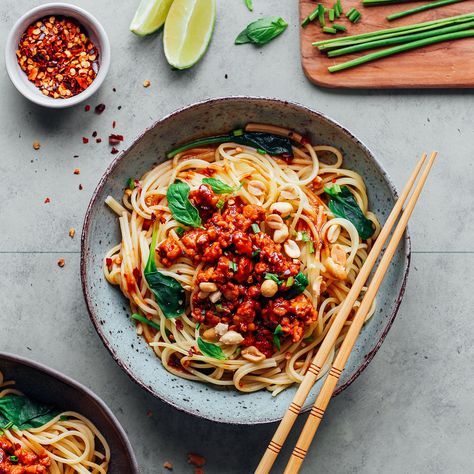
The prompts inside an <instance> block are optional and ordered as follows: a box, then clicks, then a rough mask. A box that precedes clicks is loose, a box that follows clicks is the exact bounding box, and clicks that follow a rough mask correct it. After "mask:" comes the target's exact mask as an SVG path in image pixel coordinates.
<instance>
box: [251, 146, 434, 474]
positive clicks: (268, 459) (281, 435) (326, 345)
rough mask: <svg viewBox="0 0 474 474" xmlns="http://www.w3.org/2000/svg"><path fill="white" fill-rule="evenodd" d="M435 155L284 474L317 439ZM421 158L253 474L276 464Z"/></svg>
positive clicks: (291, 471) (299, 462) (293, 468)
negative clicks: (316, 435)
mask: <svg viewBox="0 0 474 474" xmlns="http://www.w3.org/2000/svg"><path fill="white" fill-rule="evenodd" d="M436 156H437V153H436V152H433V153H432V154H431V156H430V159H429V160H428V163H427V165H426V167H425V169H424V170H423V173H422V174H421V177H420V179H419V181H418V183H417V185H416V186H415V188H414V190H413V193H412V195H411V196H410V199H409V200H408V202H407V205H406V207H405V210H404V211H403V213H402V215H401V217H400V220H399V221H398V224H397V226H396V227H395V230H394V231H393V235H392V238H391V240H390V242H389V244H388V246H387V248H386V250H385V253H384V254H383V257H382V259H381V260H380V264H379V266H378V267H377V269H376V270H375V273H374V276H373V278H372V280H371V282H370V284H369V287H368V289H367V291H366V293H365V295H364V298H363V299H362V302H361V304H360V306H359V309H358V310H357V313H356V315H355V316H354V319H353V321H352V324H351V325H350V327H349V330H348V332H347V334H346V336H345V338H344V341H343V343H342V345H341V347H340V348H339V351H338V353H337V356H336V359H335V360H334V362H333V364H332V367H331V369H330V371H329V373H328V376H327V377H326V380H325V381H324V384H323V386H322V388H321V391H320V392H319V395H318V396H317V398H316V401H315V403H314V405H313V408H312V409H311V412H310V414H309V416H308V419H307V420H306V423H305V425H304V427H303V430H302V432H301V435H300V437H299V438H298V441H297V443H296V447H295V449H294V450H293V452H292V454H291V458H290V460H289V462H288V465H287V466H286V469H285V473H284V474H295V473H297V472H299V470H300V468H301V465H302V463H303V461H304V459H305V456H306V453H307V452H308V449H309V447H310V445H311V441H312V440H313V438H314V435H315V434H316V430H317V429H318V427H319V424H320V422H321V420H322V418H323V415H324V412H325V410H326V408H327V406H328V404H329V401H330V400H331V397H332V394H333V392H334V389H335V388H336V385H337V382H338V381H339V377H340V376H341V373H342V371H343V370H344V366H345V364H346V362H347V359H348V358H349V355H350V353H351V350H352V348H353V347H354V344H355V342H356V340H357V337H358V336H359V333H360V331H361V329H362V326H363V324H364V321H365V318H366V316H367V314H368V312H369V310H370V307H371V306H372V303H373V301H374V298H375V296H376V294H377V291H378V289H379V287H380V285H381V283H382V281H383V279H384V276H385V273H386V272H387V269H388V267H389V265H390V262H391V260H392V258H393V255H394V254H395V251H396V249H397V247H398V244H399V242H400V240H401V238H402V236H403V233H404V232H405V229H406V226H407V224H408V220H409V219H410V217H411V215H412V213H413V209H414V208H415V205H416V202H417V200H418V198H419V196H420V193H421V190H422V189H423V186H424V184H425V182H426V179H427V178H428V174H429V172H430V170H431V167H432V166H433V162H434V160H435V158H436ZM426 158H427V156H426V154H424V155H423V156H422V157H421V159H420V161H419V162H418V163H417V165H416V167H415V169H414V171H413V173H412V175H411V176H410V178H409V180H408V182H407V184H406V185H405V187H404V188H403V191H402V193H401V195H400V198H399V199H398V201H397V202H396V204H395V206H394V208H393V209H392V212H391V213H390V215H389V217H388V219H387V221H386V223H385V225H384V226H383V228H382V230H381V232H380V234H379V236H378V238H377V240H376V241H375V243H374V246H373V247H372V250H371V251H370V253H369V255H368V257H367V260H366V261H365V263H364V265H363V266H362V268H361V270H360V272H359V275H358V276H357V278H356V280H355V281H354V284H353V285H352V288H351V290H350V291H349V293H348V294H347V297H346V299H345V300H344V302H343V303H342V304H341V307H340V309H339V312H338V314H337V316H336V318H335V320H334V322H333V324H332V325H331V327H330V329H329V331H328V333H327V334H326V337H325V338H324V340H323V342H322V343H321V346H320V348H319V350H318V352H317V353H316V355H315V357H314V359H313V362H312V363H311V365H310V366H309V367H308V370H307V372H306V375H305V377H304V379H303V381H302V383H301V384H300V386H299V388H298V390H297V392H296V394H295V397H294V399H293V402H292V403H291V405H290V406H289V407H288V410H287V411H286V413H285V416H284V417H283V419H282V420H281V422H280V424H279V426H278V428H277V430H276V432H275V434H274V436H273V438H272V440H271V441H270V443H269V445H268V447H267V449H266V451H265V454H264V455H263V457H262V459H261V461H260V464H259V465H258V467H257V469H256V470H255V474H268V473H269V472H270V469H271V468H272V466H273V463H274V462H275V460H276V458H277V456H278V454H279V452H280V450H281V448H282V445H283V443H284V442H285V440H286V438H287V436H288V434H289V433H290V431H291V428H292V427H293V424H294V423H295V421H296V419H297V417H298V415H299V413H300V412H301V409H302V406H303V403H304V402H305V400H306V398H307V397H308V395H309V392H310V391H311V388H312V387H313V385H314V383H315V382H316V379H317V377H318V375H319V373H320V372H321V368H322V367H323V365H324V363H325V362H326V360H327V358H328V356H329V352H330V351H331V349H332V348H333V347H334V344H335V343H336V339H337V338H338V337H339V333H340V332H341V330H342V328H343V326H344V323H345V322H346V320H347V318H348V316H349V314H350V312H351V311H352V309H353V306H354V303H355V302H356V300H357V298H358V296H359V294H360V292H361V291H362V288H363V287H364V285H365V283H366V281H367V279H368V277H369V275H370V272H371V271H372V268H373V267H374V265H375V263H376V261H377V258H378V257H379V256H380V254H381V253H382V249H383V246H384V244H385V242H386V241H387V239H388V237H389V236H390V233H391V232H392V229H393V227H394V226H395V223H396V221H397V219H398V217H399V215H400V213H401V212H402V208H403V205H404V203H405V201H406V200H407V198H408V195H409V194H410V191H411V190H412V188H413V186H414V184H415V181H416V178H417V177H418V175H419V173H420V171H421V169H422V167H423V164H424V163H425V161H426Z"/></svg>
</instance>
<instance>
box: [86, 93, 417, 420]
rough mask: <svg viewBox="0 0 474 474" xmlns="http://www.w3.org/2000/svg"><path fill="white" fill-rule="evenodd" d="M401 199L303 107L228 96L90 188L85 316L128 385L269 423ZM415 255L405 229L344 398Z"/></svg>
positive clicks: (149, 140) (185, 405)
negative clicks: (131, 382)
mask: <svg viewBox="0 0 474 474" xmlns="http://www.w3.org/2000/svg"><path fill="white" fill-rule="evenodd" d="M395 200H396V191H395V188H394V187H393V185H392V183H391V182H390V180H389V178H388V176H387V174H386V173H385V171H384V170H383V169H382V168H381V166H380V165H379V164H378V162H377V161H376V160H375V158H374V157H373V155H372V154H371V153H370V151H369V150H368V149H367V148H366V147H365V146H364V145H363V144H362V143H361V142H360V141H359V140H358V139H357V138H355V137H354V136H353V135H352V134H351V133H350V132H349V131H348V130H346V129H344V128H343V127H342V126H341V125H339V124H337V123H336V122H334V121H332V120H330V119H329V118H327V117H325V116H323V115H321V114H319V113H317V112H315V111H312V110H310V109H308V108H306V107H304V106H302V105H298V104H294V103H289V102H286V101H280V100H276V99H265V98H249V97H233V98H222V99H214V100H208V101H205V102H201V103H197V104H195V105H192V106H189V107H186V108H184V109H182V110H179V111H177V112H175V113H173V114H171V115H169V116H167V117H165V118H164V119H162V120H160V121H159V122H157V123H156V124H155V125H153V126H152V127H151V128H150V129H148V130H147V131H146V132H145V133H144V134H143V135H142V136H141V137H140V138H138V139H137V140H136V141H135V143H134V144H133V145H132V146H131V147H130V148H129V149H128V150H127V151H125V152H124V153H122V154H121V155H119V156H118V157H117V158H116V159H115V161H114V162H113V163H112V164H111V165H110V166H109V168H108V170H107V171H106V173H105V174H104V176H103V177H102V179H101V181H100V182H99V185H98V186H97V189H96V190H95V192H94V195H93V198H92V200H91V203H90V205H89V208H88V210H87V213H86V218H85V223H84V228H83V235H82V255H81V277H82V284H83V291H84V295H85V299H86V303H87V306H88V310H89V313H90V315H91V318H92V321H93V323H94V325H95V327H96V329H97V332H98V333H99V335H100V337H101V338H102V340H103V342H104V344H105V345H106V347H107V348H108V349H109V351H110V352H111V354H112V356H113V357H114V359H115V360H116V361H117V362H118V364H119V365H120V366H121V367H122V368H123V369H124V370H125V371H126V372H127V373H128V374H129V375H130V376H131V377H132V379H133V380H135V381H136V382H137V383H138V384H139V385H141V386H142V387H143V388H144V389H145V390H147V391H149V392H150V393H152V394H153V395H155V396H157V397H159V398H161V399H162V400H164V401H166V402H168V403H169V404H171V405H172V406H174V407H176V408H178V409H180V410H184V411H186V412H188V413H192V414H194V415H197V416H201V417H204V418H207V419H210V420H215V421H219V422H226V423H239V424H254V423H265V422H271V421H276V420H278V419H280V418H281V417H282V416H283V414H284V412H285V410H286V409H287V407H288V405H289V404H290V402H291V400H292V398H293V395H294V393H295V390H296V388H297V386H298V384H299V383H300V382H301V381H302V379H303V377H304V375H305V373H306V371H307V369H308V367H309V365H310V363H311V360H312V359H313V357H314V355H315V354H316V353H317V351H318V348H319V346H320V344H321V341H322V340H323V339H324V337H325V335H326V333H327V331H328V330H329V328H330V326H331V324H332V321H333V320H334V318H335V315H336V314H337V311H338V308H339V307H340V305H341V303H342V302H343V301H344V299H345V296H346V295H347V293H348V291H349V290H350V288H351V285H352V283H353V282H354V280H355V278H356V277H357V274H358V272H359V271H360V268H361V266H362V265H363V263H364V261H365V259H366V257H367V254H368V252H370V249H371V247H372V245H373V242H374V241H375V239H376V238H377V235H378V233H379V231H380V228H381V225H383V223H384V221H385V219H386V217H387V216H388V214H389V212H390V210H391V208H392V206H393V204H394V202H395ZM409 255H410V242H409V237H408V235H406V236H405V239H404V240H403V242H402V244H401V245H400V248H399V249H398V251H397V254H396V256H395V259H394V263H393V264H392V265H391V267H390V270H389V272H388V274H387V276H386V279H385V281H384V283H383V285H382V287H381V290H380V292H379V295H378V298H377V301H376V302H375V303H374V305H373V307H372V309H371V311H370V313H369V315H368V318H367V321H366V323H365V326H364V328H363V330H362V332H361V335H360V337H359V339H358V341H357V344H356V346H355V348H354V350H353V351H352V354H351V356H350V358H349V360H348V363H347V365H346V369H345V370H344V372H343V374H342V376H341V378H340V382H339V386H338V388H337V393H339V392H340V391H341V390H343V389H344V388H346V387H347V386H348V385H349V384H350V383H351V382H352V381H353V380H354V379H355V378H356V377H357V376H358V375H359V374H360V372H361V371H362V370H363V369H364V368H365V367H366V366H367V364H368V363H369V362H370V360H371V359H372V358H373V356H374V355H375V353H376V352H377V350H378V348H379V347H380V345H381V343H382V342H383V340H384V338H385V336H386V334H387V332H388V330H389V328H390V326H391V324H392V322H393V320H394V318H395V315H396V313H397V310H398V306H399V304H400V301H401V298H402V296H403V293H404V288H405V282H406V277H407V273H408V267H409ZM359 304H360V302H356V304H355V306H354V314H355V311H356V310H357V307H358V305H359ZM350 319H351V318H349V320H348V323H347V324H346V326H345V328H344V329H343V330H342V332H341V334H340V337H339V339H338V341H337V342H336V345H335V347H334V348H333V350H332V352H331V354H330V357H329V360H328V361H327V363H326V366H325V367H324V368H323V370H322V372H321V377H323V376H324V374H325V373H326V371H327V370H328V367H329V366H330V363H331V362H332V360H333V359H334V354H336V353H337V350H338V347H339V345H340V343H341V341H342V340H343V338H344V336H345V334H346V332H347V328H348V325H349V324H350ZM320 384H321V378H320V379H319V381H318V382H317V383H316V385H315V387H314V389H313V390H314V392H313V393H316V391H317V390H318V388H319V386H320ZM311 398H312V397H309V398H308V400H311ZM304 409H305V410H307V409H309V402H308V404H307V405H306V406H304Z"/></svg>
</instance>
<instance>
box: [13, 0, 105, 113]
mask: <svg viewBox="0 0 474 474" xmlns="http://www.w3.org/2000/svg"><path fill="white" fill-rule="evenodd" d="M51 15H54V16H65V17H71V18H74V19H75V20H77V21H78V22H79V23H80V24H81V25H82V26H83V27H84V29H85V30H86V32H87V34H88V36H89V38H90V39H91V40H92V42H93V43H94V44H95V45H96V47H97V49H98V50H99V71H98V73H97V76H96V78H95V79H94V81H93V82H92V84H91V85H90V86H89V87H88V88H87V89H85V90H84V91H83V92H81V93H79V94H77V95H75V96H73V97H70V98H68V99H54V98H52V97H48V96H45V95H44V94H42V92H41V91H40V90H39V89H38V88H37V87H36V86H35V85H34V84H33V83H32V82H30V81H29V80H28V77H27V75H26V74H25V72H24V71H22V69H21V68H20V66H19V64H18V61H17V56H16V51H17V48H18V43H19V42H20V38H21V35H22V34H23V33H24V32H25V30H26V29H27V28H28V26H30V25H31V24H32V23H33V22H35V21H37V20H39V19H41V18H44V17H46V16H51ZM5 62H6V66H7V72H8V75H9V76H10V79H11V81H12V82H13V85H14V86H15V87H16V88H17V89H18V91H19V92H20V93H21V94H23V95H24V96H25V97H26V98H27V99H29V100H31V101H32V102H34V103H35V104H38V105H43V106H45V107H50V108H53V109H63V108H66V107H71V106H73V105H77V104H79V103H80V102H83V101H85V100H86V99H88V98H89V97H90V96H91V95H92V94H94V93H95V92H96V91H97V89H99V87H100V86H101V85H102V83H103V82H104V79H105V76H106V75H107V72H108V70H109V66H110V42H109V38H108V37H107V33H106V32H105V30H104V28H103V26H102V25H101V24H100V23H99V22H98V20H97V19H96V18H95V17H93V16H92V15H91V14H90V13H88V12H86V11H85V10H83V9H82V8H79V7H76V6H75V5H71V4H69V3H62V2H58V3H47V4H45V5H41V6H39V7H36V8H33V9H32V10H30V11H29V12H27V13H25V14H24V15H23V16H22V17H21V18H20V19H19V20H18V21H17V22H16V23H15V25H14V26H13V28H12V29H11V31H10V33H9V35H8V39H7V43H6V50H5Z"/></svg>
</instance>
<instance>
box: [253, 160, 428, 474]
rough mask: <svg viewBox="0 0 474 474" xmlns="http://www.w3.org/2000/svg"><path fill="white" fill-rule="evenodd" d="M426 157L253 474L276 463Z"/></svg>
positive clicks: (394, 208)
mask: <svg viewBox="0 0 474 474" xmlns="http://www.w3.org/2000/svg"><path fill="white" fill-rule="evenodd" d="M425 160H426V154H424V155H423V156H422V157H421V159H420V160H419V162H418V163H417V165H416V167H415V169H414V171H413V173H412V175H411V176H410V178H409V179H408V182H407V184H406V185H405V187H404V188H403V191H402V193H401V195H400V198H399V199H398V200H397V202H396V204H395V206H394V207H393V209H392V212H391V213H390V215H389V216H388V218H387V221H386V222H385V225H384V226H383V228H382V230H381V232H380V234H379V236H378V238H377V240H376V241H375V243H374V245H373V247H372V250H371V251H370V253H369V255H368V256H367V260H366V261H365V263H364V265H363V266H362V268H361V270H360V272H359V274H358V275H357V278H356V279H355V281H354V284H353V285H352V288H351V289H350V291H349V293H348V294H347V296H346V299H345V300H344V301H343V303H342V304H341V307H340V308H339V311H338V313H337V316H336V318H335V319H334V321H333V323H332V325H331V327H330V328H329V331H328V333H327V334H326V337H325V338H324V340H323V341H322V343H321V346H320V347H319V349H318V352H317V353H316V355H315V357H314V359H313V362H312V363H311V365H310V366H309V367H308V370H307V372H306V375H305V377H304V379H303V381H302V383H301V384H300V386H299V387H298V390H297V392H296V394H295V396H294V398H293V402H292V403H291V405H290V406H289V408H288V410H287V411H286V413H285V415H284V417H283V419H282V420H281V422H280V424H279V425H278V428H277V430H276V431H275V434H274V435H273V438H272V440H271V441H270V443H269V445H268V447H267V449H266V451H265V453H264V455H263V457H262V459H261V460H260V463H259V465H258V467H257V469H256V470H255V474H267V473H269V472H270V469H271V467H272V466H273V463H274V462H275V460H276V458H277V456H278V454H279V452H280V450H281V448H282V446H283V443H284V442H285V440H286V438H287V437H288V434H289V433H290V431H291V428H292V426H293V424H294V423H295V421H296V419H297V417H298V415H299V413H300V411H301V408H302V406H303V403H304V402H305V400H306V398H307V397H308V395H309V392H310V391H311V388H312V387H313V385H314V383H315V382H316V379H317V377H318V375H319V373H320V371H321V368H322V367H323V365H324V363H325V362H326V360H327V358H328V356H329V352H330V351H331V349H332V347H333V346H334V344H335V342H336V339H337V338H338V337H339V333H340V332H341V330H342V328H343V326H344V323H345V322H346V320H347V318H348V316H349V314H350V312H351V311H352V308H353V306H354V303H355V302H356V300H357V298H358V296H359V293H360V292H361V290H362V287H363V286H364V284H365V282H366V281H367V279H368V277H369V275H370V272H371V271H372V268H373V266H374V265H375V262H376V261H377V258H378V256H379V254H380V252H381V251H382V248H383V246H384V244H385V242H386V240H387V239H388V237H389V235H390V232H391V231H392V227H393V226H394V225H395V222H396V221H397V219H398V216H399V214H400V212H401V210H402V208H403V204H404V203H405V200H406V199H407V197H408V195H409V193H410V190H411V188H412V187H413V184H414V183H415V180H416V178H417V176H418V174H419V172H420V170H421V167H422V166H423V163H424V162H425Z"/></svg>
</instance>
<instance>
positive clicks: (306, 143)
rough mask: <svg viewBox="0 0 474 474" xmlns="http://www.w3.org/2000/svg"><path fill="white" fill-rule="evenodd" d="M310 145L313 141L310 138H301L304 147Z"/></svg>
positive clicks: (304, 136)
mask: <svg viewBox="0 0 474 474" xmlns="http://www.w3.org/2000/svg"><path fill="white" fill-rule="evenodd" d="M310 143H311V140H310V139H309V137H308V136H306V135H303V136H302V137H301V144H302V145H309V144H310Z"/></svg>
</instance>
